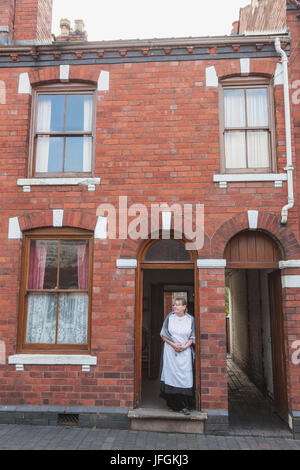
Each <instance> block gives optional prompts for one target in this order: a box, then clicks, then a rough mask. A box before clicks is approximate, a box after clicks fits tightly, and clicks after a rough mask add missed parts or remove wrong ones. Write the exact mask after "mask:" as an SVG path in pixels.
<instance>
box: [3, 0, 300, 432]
mask: <svg viewBox="0 0 300 470" xmlns="http://www.w3.org/2000/svg"><path fill="white" fill-rule="evenodd" d="M298 3H299V2H288V3H286V1H285V0H278V1H276V2H275V1H273V2H272V8H274V12H273V14H272V15H270V16H268V19H270V18H273V19H274V21H273V22H272V21H268V22H267V21H266V22H264V21H261V18H263V17H266V13H265V12H266V11H268V10H267V8H268V6H269V7H270V8H271V6H270V5H268V2H267V1H266V0H260V1H253V2H252V4H251V5H250V6H249V7H246V8H245V9H242V10H241V15H240V22H239V24H238V25H237V29H236V30H235V31H233V33H232V34H231V35H229V36H224V37H197V38H182V39H153V40H122V41H101V42H88V41H87V40H86V36H85V32H84V31H83V29H82V24H80V28H79V30H78V31H75V33H74V34H73V33H72V34H73V36H72V38H70V36H68V31H67V32H66V31H64V33H63V34H62V36H60V37H59V38H57V40H55V38H54V37H53V36H52V35H51V14H52V1H51V0H31V1H25V0H16V1H13V0H4V1H2V2H1V5H0V129H1V147H0V152H1V159H0V168H1V172H0V178H1V207H0V220H1V224H0V236H1V254H0V261H1V263H0V287H1V301H0V302H1V316H0V340H1V343H0V345H1V351H2V356H1V359H2V360H1V364H0V422H14V421H13V420H17V419H20V420H21V421H22V422H31V421H34V416H36V420H37V422H43V420H46V421H47V422H49V423H56V421H57V419H58V415H59V416H60V414H63V413H62V410H63V412H64V413H65V414H66V415H68V414H70V415H73V416H75V417H76V416H77V418H78V419H79V424H80V425H87V424H91V423H92V424H95V425H99V423H100V424H102V425H104V426H110V425H112V426H113V425H116V424H117V425H118V426H125V427H126V426H128V423H129V418H128V417H127V413H128V410H130V409H140V408H143V405H144V403H145V400H146V397H147V396H148V395H149V393H150V395H151V394H152V396H153V397H155V396H156V391H155V389H154V384H156V381H155V379H156V378H157V377H158V374H159V357H160V348H161V344H160V338H159V332H160V327H161V324H162V321H163V318H164V315H165V314H166V313H168V311H170V308H171V305H172V303H171V302H172V299H173V298H174V296H176V295H178V294H179V293H180V295H185V296H186V299H187V301H188V306H189V312H190V313H192V314H193V315H194V317H195V326H196V359H195V393H196V408H197V411H199V412H202V414H201V416H202V418H203V419H204V421H203V426H204V431H205V432H226V429H227V425H228V416H229V415H228V376H227V369H226V354H227V352H228V348H230V353H231V355H232V358H233V359H234V360H235V362H236V363H237V364H238V365H239V367H240V368H241V369H242V370H243V371H245V372H246V373H247V375H248V376H249V377H250V378H251V380H252V381H253V382H254V383H255V385H256V386H257V387H258V388H259V389H260V390H261V391H262V392H263V393H264V394H265V396H268V397H269V398H270V399H271V400H272V401H273V403H274V408H275V411H276V412H277V414H278V415H279V416H281V418H282V419H283V420H284V421H286V422H287V423H288V425H289V427H290V428H291V430H293V432H294V435H295V436H297V435H298V436H299V434H300V424H299V423H300V365H299V360H298V357H299V356H298V355H297V353H298V352H299V347H300V346H299V345H300V343H299V341H300V282H299V276H300V270H299V268H300V233H299V230H300V226H299V215H300V214H299V207H300V206H299V199H298V185H297V181H299V180H300V169H299V165H298V161H297V157H298V154H299V152H300V140H299V139H300V134H299V132H300V130H299V125H300V124H299V123H300V114H299V112H300V111H299V109H300V108H299V105H298V98H297V90H298V88H299V83H298V85H297V80H299V74H298V71H299V67H300V61H299V60H298V48H299V40H300V22H299V21H300V20H299V17H298V14H299V12H298V9H299V7H300V5H298ZM264 15H265V16H264ZM66 25H67V26H66ZM64 26H65V27H67V30H68V28H69V24H68V22H66V21H65V22H64ZM200 33H201V32H200ZM64 38H65V40H64ZM285 60H287V61H288V73H289V75H288V77H289V86H290V99H287V98H288V97H287V93H286V89H287V90H288V89H289V88H288V86H286V85H285V83H287V82H286V81H285V80H286V75H285V65H284V63H285ZM297 74H298V75H297ZM297 87H298V88H297ZM293 97H294V99H293ZM289 118H290V119H289ZM289 123H290V126H289ZM289 158H290V160H289ZM155 204H156V205H157V204H167V205H168V206H169V208H168V207H167V206H166V207H167V209H165V210H164V214H163V215H161V217H160V218H159V225H158V226H157V227H156V229H155V231H153V230H151V218H150V215H151V214H150V211H151V209H152V207H153V206H154V205H155ZM173 204H177V205H179V206H180V207H182V208H183V207H184V205H189V207H192V208H193V210H194V212H195V207H196V205H200V204H201V205H203V206H204V224H202V222H203V220H202V219H203V218H202V219H201V224H200V223H199V224H198V222H199V221H198V220H196V221H195V220H194V219H193V220H194V223H195V224H196V225H197V224H198V225H199V226H200V225H201V227H198V228H197V227H196V226H195V224H194V226H193V228H194V231H195V232H196V230H198V229H199V230H200V231H199V234H200V233H202V237H203V243H202V244H201V246H198V245H197V243H195V241H194V247H193V249H190V250H187V249H185V248H186V247H185V243H188V242H189V241H190V239H192V237H191V236H186V234H182V236H180V234H179V233H178V227H177V226H176V224H175V217H174V214H173V215H172V210H170V208H171V206H172V205H173ZM288 204H289V205H288ZM105 205H106V206H105ZM134 205H140V207H141V205H143V206H142V207H143V209H142V210H141V208H140V212H138V206H134ZM287 205H288V206H287ZM112 207H113V208H115V211H116V221H117V224H116V225H117V227H116V236H115V237H111V236H109V235H110V231H109V230H110V228H111V221H110V220H109V218H108V212H105V209H108V210H110V209H111V208H112ZM126 207H128V208H130V211H129V212H128V214H127V216H128V218H127V224H126V228H127V227H129V229H128V233H127V232H126V233H124V230H123V228H122V227H120V226H119V224H118V222H119V221H120V220H121V216H124V214H125V212H126ZM283 208H284V209H283ZM145 209H146V211H145ZM137 215H140V218H139V223H140V227H141V226H143V227H144V228H145V227H146V228H145V230H146V231H147V237H144V239H139V238H138V237H134V236H133V233H134V232H135V230H137V231H138V229H137V227H136V226H135V224H134V223H133V222H132V221H134V219H135V220H136V217H137ZM170 216H171V217H170ZM122 220H123V219H122ZM202 225H203V226H202ZM195 227H196V228H195ZM201 228H202V229H203V230H204V232H203V231H201ZM166 231H167V232H168V231H169V233H170V235H171V238H170V239H169V240H168V238H167V237H166V236H165V234H166ZM192 241H193V240H192ZM225 292H227V293H228V295H229V297H230V302H229V303H230V310H231V314H230V317H231V320H230V327H229V330H226V316H225V311H226V297H225ZM229 343H230V346H228V345H229ZM154 401H155V400H154ZM155 406H156V405H155V404H154V407H155ZM199 416H200V414H199ZM70 419H71V418H70ZM201 425H202V423H201ZM199 426H200V424H199Z"/></svg>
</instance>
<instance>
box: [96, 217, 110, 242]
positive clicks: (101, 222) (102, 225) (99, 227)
mask: <svg viewBox="0 0 300 470" xmlns="http://www.w3.org/2000/svg"><path fill="white" fill-rule="evenodd" d="M94 238H100V239H102V240H105V239H106V238H107V217H102V216H101V215H99V217H98V220H97V224H96V227H95V232H94Z"/></svg>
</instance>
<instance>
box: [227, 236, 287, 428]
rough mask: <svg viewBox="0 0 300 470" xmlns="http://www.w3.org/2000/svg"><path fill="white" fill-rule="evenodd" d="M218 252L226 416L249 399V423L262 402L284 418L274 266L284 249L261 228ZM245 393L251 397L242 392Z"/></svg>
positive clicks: (278, 296) (281, 339) (261, 409)
mask: <svg viewBox="0 0 300 470" xmlns="http://www.w3.org/2000/svg"><path fill="white" fill-rule="evenodd" d="M224 257H225V258H226V260H227V263H226V290H227V295H228V297H227V306H228V311H227V312H226V314H227V317H229V318H230V327H229V328H228V330H227V331H228V340H229V341H228V342H229V344H230V346H229V348H228V353H229V360H228V364H229V367H228V371H229V419H230V413H232V419H233V417H234V416H235V413H236V414H237V415H238V413H240V415H242V414H243V415H244V417H245V419H246V415H247V411H245V410H247V409H250V408H249V406H250V404H251V413H250V414H251V416H249V423H250V424H249V425H251V424H252V425H253V424H254V425H255V419H256V417H258V418H259V419H262V416H264V413H265V412H266V413H267V408H264V407H263V404H264V403H265V405H266V406H269V409H270V410H273V411H275V413H276V414H277V415H278V416H280V418H281V419H282V420H283V421H285V422H287V421H288V400H287V382H286V358H285V346H284V345H285V336H284V322H283V314H282V294H281V291H282V288H281V275H280V271H279V269H278V266H279V265H278V262H279V261H280V260H282V259H284V254H283V252H282V249H281V247H280V246H279V244H278V243H277V242H276V241H275V240H273V239H272V238H271V237H270V236H269V235H267V234H266V233H264V232H262V231H244V232H241V233H239V234H237V235H236V236H234V237H233V238H232V239H231V240H230V241H229V243H228V244H227V246H226V249H225V252H224ZM226 321H228V320H226ZM239 371H241V372H242V373H243V374H244V375H242V374H240V372H239ZM239 374H240V376H239V377H237V376H238V375H239ZM240 377H242V379H241V378H240ZM248 380H249V382H247V381H248ZM243 382H244V383H243ZM246 382H247V383H246ZM250 384H252V385H254V386H255V388H254V387H252V385H250ZM251 387H252V388H251ZM250 390H251V391H250ZM255 390H257V392H255ZM247 393H249V394H252V397H251V396H250V395H248V397H247V396H246V395H247ZM237 397H238V398H237ZM260 397H262V399H261V400H260ZM263 400H265V402H263ZM246 401H247V403H246ZM255 403H257V407H258V408H259V409H257V410H255V406H256V405H255ZM243 406H244V408H243ZM239 407H240V410H239ZM247 407H248V408H247ZM241 410H244V411H243V412H241ZM256 412H257V414H255V413H256ZM266 416H267V415H266ZM270 416H271V415H270ZM266 419H267V418H266ZM245 422H246V421H245ZM244 424H245V423H244Z"/></svg>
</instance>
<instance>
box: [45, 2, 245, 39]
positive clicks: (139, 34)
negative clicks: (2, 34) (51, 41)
mask: <svg viewBox="0 0 300 470" xmlns="http://www.w3.org/2000/svg"><path fill="white" fill-rule="evenodd" d="M250 3H251V0H207V1H206V0H105V1H102V0H53V23H52V32H53V33H54V34H55V35H59V34H60V28H59V22H60V19H61V18H68V19H69V20H71V26H73V24H74V20H75V19H83V20H84V22H85V29H86V31H87V33H88V40H89V41H102V40H110V39H111V40H114V39H152V38H175V37H189V36H196V37H197V36H224V35H230V32H231V26H232V23H233V21H236V20H238V18H239V9H240V8H242V7H244V6H245V5H249V4H250Z"/></svg>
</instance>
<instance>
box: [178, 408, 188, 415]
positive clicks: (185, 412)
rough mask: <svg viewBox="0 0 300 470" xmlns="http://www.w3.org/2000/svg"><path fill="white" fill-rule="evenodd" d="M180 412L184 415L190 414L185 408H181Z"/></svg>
mask: <svg viewBox="0 0 300 470" xmlns="http://www.w3.org/2000/svg"><path fill="white" fill-rule="evenodd" d="M180 412H181V413H183V414H184V415H190V414H191V412H190V410H188V409H187V408H183V409H182V410H181V411H180Z"/></svg>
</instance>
